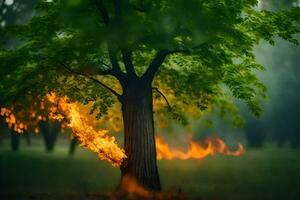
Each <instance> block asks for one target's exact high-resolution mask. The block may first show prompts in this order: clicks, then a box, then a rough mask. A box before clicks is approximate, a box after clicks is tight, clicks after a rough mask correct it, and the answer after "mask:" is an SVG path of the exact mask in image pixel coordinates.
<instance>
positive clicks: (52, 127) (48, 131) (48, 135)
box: [39, 122, 60, 152]
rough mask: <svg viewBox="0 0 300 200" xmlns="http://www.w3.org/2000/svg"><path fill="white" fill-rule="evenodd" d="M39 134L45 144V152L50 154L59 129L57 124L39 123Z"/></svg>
mask: <svg viewBox="0 0 300 200" xmlns="http://www.w3.org/2000/svg"><path fill="white" fill-rule="evenodd" d="M39 126H40V129H41V133H42V136H43V139H44V143H45V149H46V151H47V152H52V151H53V149H54V146H55V142H56V139H57V136H58V132H59V129H60V124H59V123H58V122H40V123H39Z"/></svg>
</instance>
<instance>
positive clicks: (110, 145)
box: [47, 93, 126, 167]
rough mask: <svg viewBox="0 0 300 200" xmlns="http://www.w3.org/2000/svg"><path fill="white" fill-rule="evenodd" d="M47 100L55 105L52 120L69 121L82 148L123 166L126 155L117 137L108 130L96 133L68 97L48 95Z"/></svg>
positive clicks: (115, 164)
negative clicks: (117, 142)
mask: <svg viewBox="0 0 300 200" xmlns="http://www.w3.org/2000/svg"><path fill="white" fill-rule="evenodd" d="M47 99H48V100H49V101H50V102H51V103H53V104H55V106H52V107H50V118H51V119H56V120H59V121H61V120H67V121H68V124H67V126H68V127H70V128H71V129H72V131H73V134H74V136H75V137H76V138H77V139H78V140H79V141H80V143H81V146H83V147H86V148H88V149H89V150H91V151H93V152H96V153H98V156H99V158H100V159H101V160H106V161H108V162H109V163H111V164H112V165H113V166H115V167H118V166H120V165H121V164H122V161H123V159H124V158H126V155H125V153H124V150H123V149H121V148H120V147H119V146H118V145H117V144H116V142H115V137H113V136H110V135H109V134H108V131H107V130H100V131H96V130H95V129H94V127H93V126H92V125H90V124H89V121H90V120H89V119H88V116H84V115H82V114H81V112H80V109H79V106H78V105H77V104H76V103H74V102H70V100H69V99H68V98H67V97H62V98H60V97H57V96H56V94H55V93H50V94H48V95H47Z"/></svg>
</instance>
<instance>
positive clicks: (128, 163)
mask: <svg viewBox="0 0 300 200" xmlns="http://www.w3.org/2000/svg"><path fill="white" fill-rule="evenodd" d="M121 103H122V113H123V122H124V148H125V153H126V155H127V159H126V160H125V161H124V163H123V165H122V167H121V172H122V178H124V177H125V176H126V175H130V176H131V177H134V178H135V179H136V181H137V182H138V183H139V184H141V185H142V186H144V187H146V188H149V189H152V190H160V189H161V185H160V180H159V174H158V170H157V164H156V147H155V137H154V124H153V109H152V108H153V105H152V90H151V86H148V87H141V85H140V84H134V86H133V87H128V88H126V90H125V91H124V95H123V98H122V99H121Z"/></svg>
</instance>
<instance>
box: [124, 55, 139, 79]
mask: <svg viewBox="0 0 300 200" xmlns="http://www.w3.org/2000/svg"><path fill="white" fill-rule="evenodd" d="M122 57H123V62H124V65H125V69H126V72H127V74H128V76H129V77H131V78H137V75H136V72H135V70H134V66H133V64H132V52H131V51H130V50H127V49H123V50H122Z"/></svg>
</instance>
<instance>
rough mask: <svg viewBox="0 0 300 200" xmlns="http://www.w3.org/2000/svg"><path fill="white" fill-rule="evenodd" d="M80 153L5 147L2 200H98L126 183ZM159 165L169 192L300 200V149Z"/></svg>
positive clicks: (0, 149) (239, 199) (0, 159)
mask: <svg viewBox="0 0 300 200" xmlns="http://www.w3.org/2000/svg"><path fill="white" fill-rule="evenodd" d="M77 150H78V151H77V152H76V154H75V156H74V157H69V156H68V155H67V147H65V146H64V145H59V146H57V147H56V149H55V151H54V152H53V153H45V152H44V150H43V147H42V146H41V145H33V146H31V147H23V146H22V148H21V150H20V151H19V152H17V153H15V152H11V151H10V150H9V148H8V145H7V144H4V145H2V146H0V199H6V198H8V197H13V196H16V199H22V198H21V197H25V196H30V195H39V194H40V195H43V196H47V195H48V196H50V197H51V196H52V197H53V196H55V198H51V199H58V198H57V197H58V196H62V197H64V195H69V196H68V197H72V199H81V197H84V196H85V197H86V196H87V195H90V197H91V198H90V199H93V198H92V196H91V195H93V194H96V195H100V194H103V193H106V192H109V191H113V190H114V189H115V188H116V187H117V185H118V183H119V180H120V172H119V170H118V169H115V168H113V167H111V166H110V165H109V164H107V163H106V162H103V161H100V160H98V158H97V156H96V155H95V154H93V153H90V152H88V151H86V150H84V149H77ZM158 165H159V171H160V176H161V182H162V185H163V188H164V190H171V191H177V190H178V189H180V190H182V191H183V193H184V194H185V195H186V196H188V198H190V199H198V198H199V197H201V198H202V199H208V200H277V199H278V200H279V199H280V200H281V199H284V200H299V199H300V183H299V180H300V151H299V150H291V149H264V150H251V151H248V152H247V153H246V154H245V155H244V156H242V157H225V156H214V157H209V158H206V159H204V160H187V161H180V160H173V161H165V160H164V161H159V162H158ZM1 196H2V197H1ZM73 197H76V198H73ZM98 197H100V196H98ZM32 199H34V198H32ZM63 199H70V198H63ZM85 199H87V198H85ZM96 199H99V198H96Z"/></svg>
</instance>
